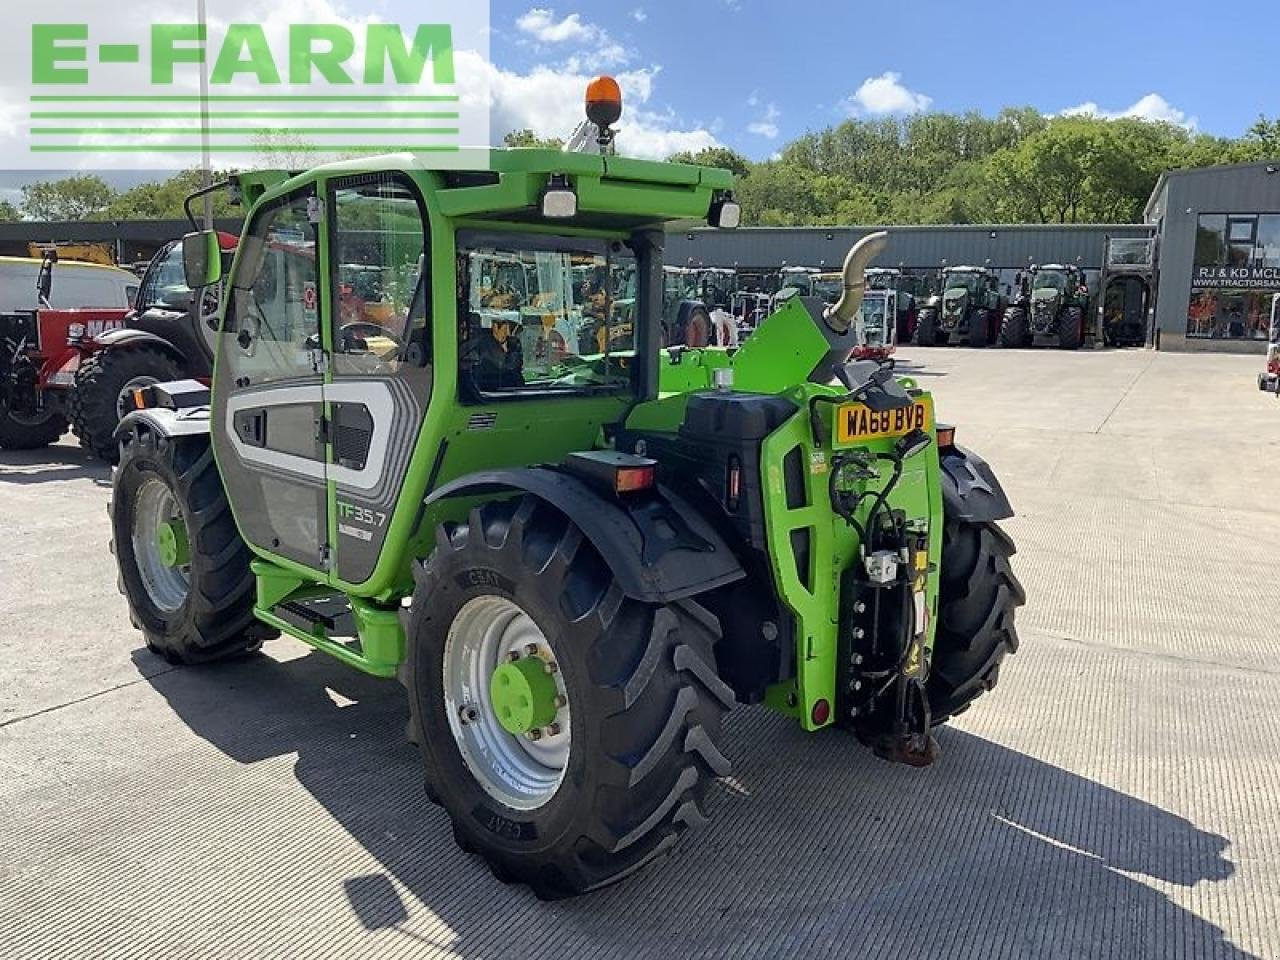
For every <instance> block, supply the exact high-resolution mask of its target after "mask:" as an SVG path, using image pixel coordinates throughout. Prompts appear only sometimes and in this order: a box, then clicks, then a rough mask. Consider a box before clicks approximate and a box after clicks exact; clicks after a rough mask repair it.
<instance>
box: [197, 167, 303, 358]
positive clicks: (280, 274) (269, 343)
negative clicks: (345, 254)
mask: <svg viewBox="0 0 1280 960" xmlns="http://www.w3.org/2000/svg"><path fill="white" fill-rule="evenodd" d="M317 212H318V211H317V208H316V202H315V194H314V192H313V191H311V190H308V191H306V192H305V193H301V194H295V195H294V196H292V197H289V198H287V199H285V200H282V201H280V202H278V203H276V204H274V205H272V206H270V207H267V208H266V209H264V210H262V211H261V212H260V213H259V214H258V215H257V217H256V218H255V219H254V222H253V225H252V227H251V228H250V229H249V231H248V233H247V234H246V235H245V239H244V241H243V248H242V251H241V260H240V268H239V270H238V271H237V273H236V276H235V285H234V287H233V288H232V290H231V294H230V302H229V303H228V305H227V317H226V321H225V323H224V324H223V336H222V338H221V340H222V351H223V356H224V357H226V358H227V359H229V360H231V361H232V367H233V370H234V372H235V374H236V376H237V378H242V377H247V378H248V379H249V380H250V382H252V383H262V382H265V381H272V380H287V379H290V378H293V377H305V376H310V375H312V374H314V373H315V372H316V359H317V357H318V355H319V350H320V343H321V341H320V289H319V285H318V276H317V273H316V224H315V223H314V222H313V221H314V220H315V219H316V217H315V214H316V213H317Z"/></svg>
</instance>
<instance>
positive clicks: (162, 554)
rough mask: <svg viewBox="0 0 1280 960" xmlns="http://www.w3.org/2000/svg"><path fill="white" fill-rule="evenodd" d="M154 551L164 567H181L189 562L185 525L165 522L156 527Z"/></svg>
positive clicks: (189, 548)
mask: <svg viewBox="0 0 1280 960" xmlns="http://www.w3.org/2000/svg"><path fill="white" fill-rule="evenodd" d="M156 551H157V552H158V554H159V559H160V562H161V563H162V564H164V565H165V566H166V567H183V566H186V565H187V564H188V563H190V562H191V544H190V542H189V541H188V540H187V525H186V524H185V523H183V522H182V521H181V520H177V519H174V520H165V521H163V522H162V523H160V524H159V525H158V526H157V527H156Z"/></svg>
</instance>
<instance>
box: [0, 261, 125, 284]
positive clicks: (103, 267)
mask: <svg viewBox="0 0 1280 960" xmlns="http://www.w3.org/2000/svg"><path fill="white" fill-rule="evenodd" d="M0 264H5V265H8V266H14V265H17V266H30V267H35V268H36V269H37V270H39V269H40V267H41V266H42V265H43V264H44V260H42V259H37V258H36V257H0ZM54 269H55V270H66V269H75V270H100V271H103V272H105V273H111V274H124V275H125V276H126V277H131V278H132V279H134V280H136V279H137V277H136V276H134V274H132V273H130V272H129V271H128V270H125V269H123V268H121V267H113V266H111V265H109V264H106V263H90V262H89V261H88V260H70V259H62V258H60V259H59V260H58V262H57V264H56V265H55V267H54Z"/></svg>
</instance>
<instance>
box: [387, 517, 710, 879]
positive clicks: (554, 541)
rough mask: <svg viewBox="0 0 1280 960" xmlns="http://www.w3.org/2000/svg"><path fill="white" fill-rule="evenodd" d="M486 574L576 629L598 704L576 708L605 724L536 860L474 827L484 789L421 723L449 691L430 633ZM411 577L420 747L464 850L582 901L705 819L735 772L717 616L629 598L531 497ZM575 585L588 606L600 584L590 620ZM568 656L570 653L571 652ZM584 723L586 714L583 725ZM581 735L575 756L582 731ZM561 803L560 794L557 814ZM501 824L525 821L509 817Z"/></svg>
mask: <svg viewBox="0 0 1280 960" xmlns="http://www.w3.org/2000/svg"><path fill="white" fill-rule="evenodd" d="M475 566H483V567H485V568H487V569H496V570H499V571H505V573H504V575H505V576H512V575H513V574H514V577H513V579H514V580H515V587H514V589H515V590H516V591H517V593H518V594H519V595H520V596H522V597H530V596H532V595H533V594H535V593H536V595H538V596H540V597H550V598H557V603H558V606H559V609H560V610H561V611H562V613H563V615H564V617H565V621H566V625H567V627H568V628H569V629H570V630H572V631H573V636H574V637H575V638H582V640H583V643H582V650H581V655H580V656H581V665H579V664H578V656H575V657H574V663H575V666H574V667H573V668H572V669H573V670H574V674H573V675H574V676H577V677H579V678H580V679H581V682H577V686H575V687H574V688H572V690H571V693H570V697H571V701H574V702H582V701H583V699H584V698H585V700H586V703H587V704H590V705H591V706H590V707H587V706H585V705H584V706H583V707H580V708H578V709H580V710H584V711H589V712H586V713H584V719H586V718H590V719H589V720H587V722H589V723H591V724H593V725H598V727H599V735H598V739H597V738H589V739H586V738H584V741H583V742H584V743H588V744H592V746H589V747H586V748H585V749H588V750H591V751H592V753H591V754H590V755H587V756H585V758H584V761H583V762H584V764H585V767H586V768H585V769H584V770H583V772H582V775H581V776H580V777H572V778H571V777H566V780H565V782H564V785H562V786H561V787H560V790H562V791H563V790H564V789H565V788H566V787H569V786H570V784H571V783H572V784H573V786H572V787H571V789H573V790H574V791H575V793H574V795H573V796H572V798H571V802H570V801H566V806H565V808H564V809H568V810H572V811H573V813H572V814H571V815H570V816H571V819H570V820H568V821H567V826H563V827H562V828H561V829H563V833H561V834H558V835H557V839H556V840H555V842H546V843H541V844H539V845H538V846H537V847H536V848H534V849H531V850H529V851H525V850H523V849H520V848H518V845H516V844H515V843H514V841H512V842H504V841H503V839H501V838H495V836H494V835H493V834H492V833H490V832H489V831H488V830H486V829H485V828H484V826H483V825H482V824H481V823H480V822H479V821H478V820H477V818H476V817H475V815H474V814H473V813H472V810H473V806H472V802H471V800H470V799H469V798H470V797H471V795H472V794H473V793H475V792H478V791H480V787H479V785H478V783H475V782H474V780H473V777H472V775H471V774H470V773H469V771H467V770H466V768H465V766H462V767H461V772H462V773H463V774H464V775H463V776H461V777H459V776H458V775H456V774H455V775H454V776H453V777H452V778H450V777H447V776H443V773H444V771H445V770H446V769H447V770H448V771H451V772H452V771H456V770H459V765H460V764H462V762H463V761H461V758H460V755H458V754H457V747H456V745H455V742H454V740H453V736H452V733H451V732H450V730H449V728H448V725H447V722H446V721H444V718H443V716H434V715H433V716H430V717H425V716H424V715H423V710H424V709H426V708H424V707H423V706H422V704H423V702H424V701H423V699H422V692H421V688H420V684H425V683H428V682H435V683H438V682H439V681H438V680H436V681H431V679H430V678H431V675H432V673H433V669H435V670H438V668H433V666H432V665H431V664H427V663H424V662H423V660H424V658H426V657H428V656H432V653H431V651H432V650H434V649H438V648H437V647H436V646H433V643H435V644H442V642H443V641H442V640H440V639H437V640H432V639H431V634H430V631H432V630H434V631H437V632H438V633H442V632H443V631H445V630H447V629H448V624H447V623H444V622H443V618H451V615H450V614H448V613H441V612H440V608H441V604H442V603H456V604H461V603H463V602H465V598H466V596H467V594H465V593H463V594H460V595H457V597H456V598H455V597H453V596H451V597H449V598H447V599H446V600H444V601H442V600H441V599H440V590H441V589H442V587H443V588H446V589H447V588H450V587H449V585H450V584H453V583H455V582H456V580H455V578H456V576H457V574H458V571H459V570H460V569H471V568H473V567H475ZM414 580H415V591H414V598H413V602H412V604H411V606H410V608H409V610H408V611H407V614H406V617H405V622H406V635H407V641H408V643H407V656H406V659H405V662H404V664H403V665H402V667H401V670H400V671H399V677H400V680H401V682H402V683H403V684H404V686H405V687H406V689H407V691H408V695H409V706H410V717H409V730H410V740H411V741H413V742H415V743H416V744H417V745H418V748H419V753H420V755H421V758H422V767H423V771H424V774H425V779H426V781H427V783H428V790H429V791H430V792H431V793H432V794H434V795H433V796H432V800H433V802H437V803H440V804H441V805H442V806H444V808H445V810H446V811H447V812H448V813H449V816H450V818H451V819H452V821H453V829H454V837H455V840H456V841H457V842H458V845H459V846H460V847H462V849H464V850H467V851H468V852H471V853H474V854H475V855H477V856H479V857H481V858H482V859H484V860H485V861H486V862H487V863H488V865H489V868H490V870H491V871H492V872H493V874H494V876H495V877H497V878H498V879H499V880H500V881H502V882H504V883H522V884H525V885H527V886H528V887H529V888H530V889H531V890H532V891H533V893H534V894H535V895H536V896H538V897H539V898H540V899H547V900H554V899H560V898H563V897H567V896H574V895H577V894H580V893H585V892H587V891H589V890H594V889H598V888H600V887H603V886H607V885H609V884H612V883H615V882H617V881H619V880H621V879H623V878H624V877H626V876H629V875H630V874H632V873H634V872H635V871H636V870H638V869H640V868H641V867H642V866H644V865H645V864H647V863H649V862H650V861H651V860H653V859H655V858H657V857H658V856H661V855H662V854H664V853H666V852H667V851H668V850H670V849H671V848H672V847H673V846H674V845H675V844H676V843H677V841H678V840H679V838H680V836H681V835H682V834H683V832H684V831H685V830H686V829H688V828H689V827H690V826H696V825H699V824H701V823H702V822H704V820H705V819H706V816H705V813H704V811H703V803H704V799H705V796H706V790H707V786H708V784H709V782H710V781H711V780H712V779H714V778H715V777H718V776H725V775H727V774H728V773H729V770H730V764H729V760H728V758H727V756H726V754H725V751H724V749H723V744H722V742H721V741H722V737H721V721H722V718H723V716H724V714H725V713H726V712H727V711H728V709H729V708H730V707H731V706H732V705H733V704H734V702H735V701H734V697H733V693H732V691H731V690H730V688H729V687H728V686H727V685H726V684H725V683H724V682H723V681H722V680H721V679H720V677H719V676H718V675H717V674H716V671H715V666H714V664H715V657H714V647H715V643H716V642H717V640H718V639H719V637H720V628H719V622H718V621H717V619H716V618H715V617H714V616H713V615H712V614H711V613H710V612H709V611H708V610H707V609H705V608H704V607H702V606H701V605H700V604H698V603H697V602H696V601H694V600H682V601H677V602H673V603H669V604H648V603H642V602H640V601H637V600H634V599H632V598H629V597H627V596H626V595H625V594H624V592H623V591H622V590H621V588H620V587H619V586H618V584H617V582H616V581H615V580H614V578H613V575H612V573H611V572H610V571H609V570H608V567H607V566H606V565H605V564H604V561H603V560H602V559H601V557H600V555H599V553H598V552H597V551H596V550H595V548H594V547H593V546H592V545H591V544H590V543H589V542H588V541H587V540H586V539H585V537H584V536H583V535H582V532H581V530H580V529H579V528H578V527H577V526H576V525H575V524H574V523H573V522H572V521H571V520H569V519H568V518H567V517H565V516H564V515H563V514H561V513H560V512H559V511H557V510H555V509H554V508H552V507H550V506H549V505H547V504H545V503H543V502H541V501H538V500H536V498H533V497H530V496H525V497H521V498H519V499H514V500H507V501H498V502H493V503H488V504H485V505H482V506H481V507H478V508H476V509H475V510H473V511H472V512H471V514H470V516H469V517H468V519H467V520H466V522H464V523H452V524H444V525H442V526H441V527H440V528H439V530H438V531H437V537H436V549H435V550H434V551H433V552H432V553H431V555H430V556H429V557H428V558H427V559H426V560H425V561H421V562H418V563H415V564H414ZM570 583H573V584H576V585H578V586H579V589H578V591H577V595H578V596H579V597H581V596H583V595H584V594H583V593H582V589H581V585H583V584H590V585H591V588H590V595H589V599H588V600H586V601H582V603H581V604H580V606H581V607H582V608H581V609H579V608H576V607H575V608H574V609H572V610H571V611H570V610H566V609H565V603H566V601H565V600H564V597H565V595H566V594H567V593H568V592H569V591H567V590H566V589H565V588H566V586H567V585H568V584H570ZM433 600H434V602H433ZM451 609H452V608H451ZM433 617H434V618H435V621H434V622H433ZM450 622H452V621H451V619H450ZM439 649H442V647H440V648H439ZM559 656H560V657H561V658H562V659H563V658H564V657H565V656H566V654H565V653H564V648H563V647H562V648H561V652H560V654H559ZM432 689H434V688H432ZM578 715H579V714H578V712H577V711H576V710H575V713H574V718H575V720H576V719H577V717H578ZM441 726H443V728H444V729H443V730H442V729H441ZM574 734H575V739H574V743H575V745H576V744H577V743H578V742H579V741H578V740H577V736H578V731H577V728H576V727H575V730H574ZM571 756H572V755H571ZM570 762H571V763H572V762H573V761H572V760H571V761H570ZM442 765H443V767H442ZM460 779H461V780H463V781H466V782H465V783H459V782H457V781H458V780H460ZM488 802H493V801H488ZM560 802H561V797H560V796H559V795H557V796H555V797H553V798H552V800H551V801H549V802H548V804H547V805H546V806H547V807H548V808H551V807H555V805H556V804H558V803H560ZM500 813H501V815H503V816H506V815H508V814H510V815H511V816H513V817H514V816H516V815H517V812H516V811H508V810H506V809H505V808H504V809H503V810H501V811H500ZM528 815H530V816H537V815H538V811H534V812H533V813H532V814H528ZM547 815H548V816H553V815H554V816H562V814H560V813H554V814H552V813H548V814H547ZM556 822H557V823H562V822H563V821H556ZM513 847H514V848H513Z"/></svg>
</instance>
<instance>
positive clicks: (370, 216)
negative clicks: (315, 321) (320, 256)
mask: <svg viewBox="0 0 1280 960" xmlns="http://www.w3.org/2000/svg"><path fill="white" fill-rule="evenodd" d="M331 196H332V198H333V233H332V245H331V246H332V250H333V255H332V258H331V259H332V263H333V275H332V277H331V282H332V284H333V302H334V307H335V309H334V314H335V315H334V318H333V328H334V329H333V353H334V370H335V372H336V373H338V374H344V373H345V374H368V373H388V372H390V373H395V372H397V371H398V370H399V369H400V368H401V367H402V366H410V367H424V366H427V365H429V363H430V360H431V330H430V325H429V323H428V310H427V304H428V297H427V295H428V293H429V290H428V280H429V277H430V272H429V270H428V269H427V259H428V258H427V250H426V221H425V217H424V214H423V210H422V207H421V205H420V203H419V198H418V193H417V190H416V188H415V187H414V186H413V184H412V183H411V182H410V181H409V180H407V179H406V178H404V177H403V176H401V175H399V174H393V173H380V174H375V175H372V176H365V177H359V178H357V179H354V180H350V181H340V182H339V183H338V184H337V186H336V187H335V188H334V189H333V192H332V194H331Z"/></svg>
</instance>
